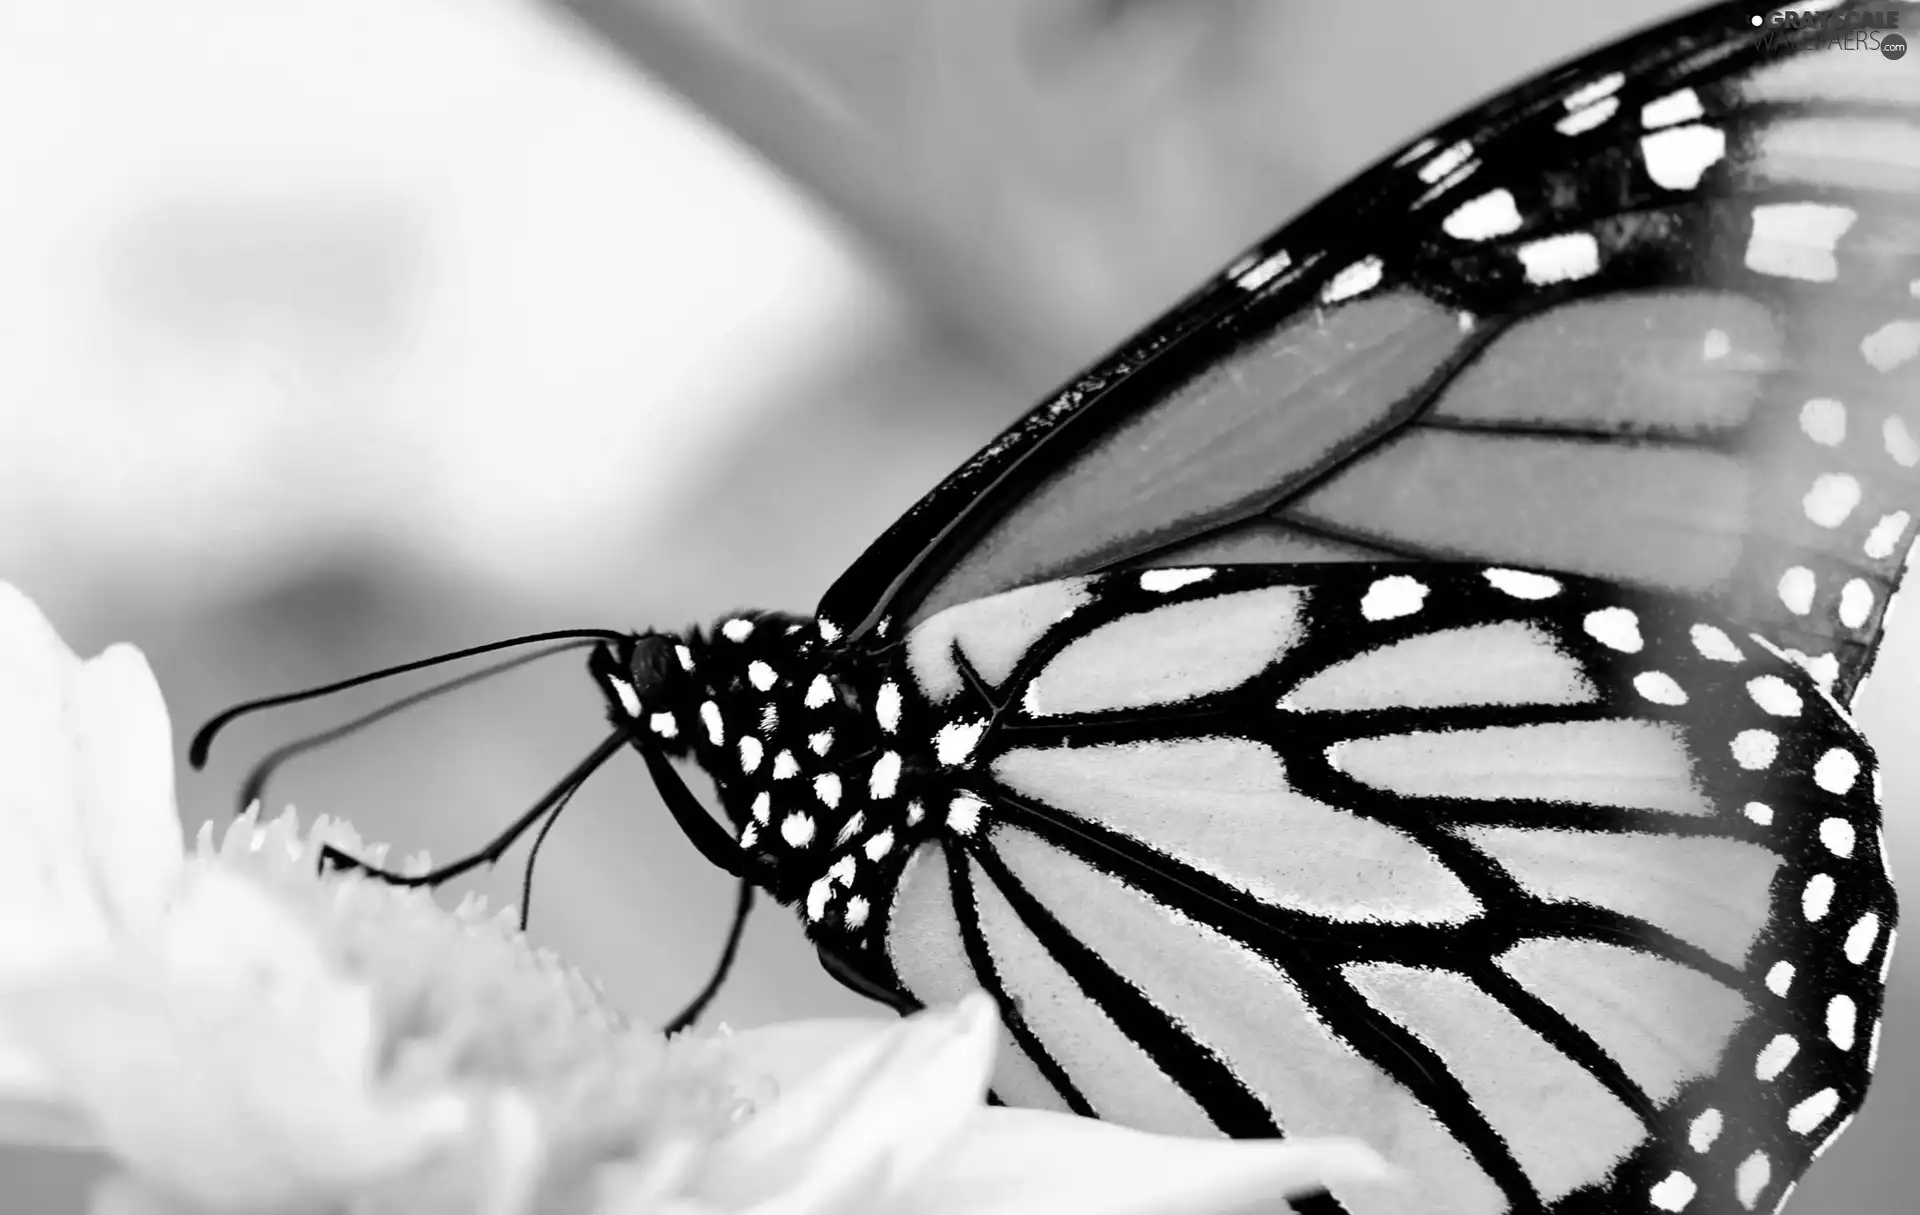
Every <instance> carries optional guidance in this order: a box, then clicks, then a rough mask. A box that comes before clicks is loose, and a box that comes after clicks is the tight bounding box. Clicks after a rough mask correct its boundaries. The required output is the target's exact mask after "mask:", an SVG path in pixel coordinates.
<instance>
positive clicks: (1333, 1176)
mask: <svg viewBox="0 0 1920 1215" xmlns="http://www.w3.org/2000/svg"><path fill="white" fill-rule="evenodd" d="M1396 1176H1397V1175H1396V1174H1395V1173H1394V1172H1393V1171H1392V1170H1391V1169H1390V1168H1389V1167H1388V1166H1387V1164H1386V1162H1385V1161H1383V1160H1382V1159H1381V1158H1380V1157H1379V1156H1378V1155H1376V1154H1375V1153H1374V1152H1373V1150H1372V1149H1371V1148H1368V1147H1367V1146H1366V1145H1364V1144H1362V1143H1360V1142H1358V1141H1356V1140H1351V1139H1303V1140H1279V1139H1268V1140H1258V1139H1239V1140H1228V1139H1182V1138H1176V1137H1173V1136H1170V1135H1150V1134H1147V1133H1145V1132H1143V1131H1134V1130H1128V1129H1127V1128H1125V1127H1120V1126H1115V1125H1114V1124H1112V1123H1108V1122H1096V1121H1094V1120H1093V1119H1090V1118H1077V1117H1074V1116H1073V1115H1070V1114H1054V1113H1047V1112H1043V1111H1039V1110H1015V1109H984V1110H980V1111H978V1113H977V1115H976V1117H975V1119H974V1120H973V1122H971V1123H970V1124H969V1126H968V1129H967V1130H966V1132H965V1133H964V1134H962V1135H961V1136H960V1137H959V1138H958V1139H957V1140H956V1141H955V1142H954V1143H952V1144H950V1145H949V1148H948V1150H947V1151H945V1152H943V1153H941V1154H940V1155H939V1156H938V1157H937V1158H936V1159H935V1160H934V1162H933V1163H932V1164H931V1166H930V1167H929V1168H928V1169H927V1170H926V1171H925V1172H923V1173H922V1174H921V1175H920V1176H919V1177H918V1178H916V1179H915V1182H914V1184H913V1186H912V1187H911V1189H910V1190H909V1191H908V1192H907V1193H906V1194H904V1195H902V1196H901V1198H900V1199H899V1200H898V1201H897V1202H896V1203H895V1205H894V1206H893V1207H892V1208H891V1209H890V1211H889V1215H1053V1213H1054V1212H1058V1211H1065V1210H1072V1211H1084V1212H1088V1213H1089V1215H1183V1213H1186V1212H1192V1213H1193V1215H1225V1213H1227V1212H1231V1211H1240V1210H1251V1209H1259V1210H1271V1209H1272V1208H1273V1204H1274V1202H1275V1201H1276V1200H1277V1199H1280V1198H1284V1197H1287V1196H1289V1195H1298V1194H1304V1193H1311V1192H1312V1191H1314V1190H1317V1189H1320V1188H1322V1187H1324V1186H1326V1185H1329V1184H1339V1183H1347V1184H1354V1183H1367V1184H1386V1185H1391V1184H1393V1183H1394V1181H1395V1178H1396Z"/></svg>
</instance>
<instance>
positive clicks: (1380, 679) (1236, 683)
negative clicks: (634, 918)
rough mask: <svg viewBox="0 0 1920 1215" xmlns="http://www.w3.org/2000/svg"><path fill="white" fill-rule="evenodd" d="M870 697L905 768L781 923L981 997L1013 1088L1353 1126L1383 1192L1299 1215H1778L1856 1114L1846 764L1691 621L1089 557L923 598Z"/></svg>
mask: <svg viewBox="0 0 1920 1215" xmlns="http://www.w3.org/2000/svg"><path fill="white" fill-rule="evenodd" d="M1402 571H1412V572H1402ZM892 679H893V681H894V683H893V687H894V689H895V690H894V691H893V692H891V693H888V695H889V696H898V697H900V700H899V701H898V702H897V703H898V705H899V710H898V713H897V715H895V716H897V725H895V726H894V727H893V729H894V730H895V732H896V733H897V735H898V736H899V737H900V738H901V739H902V740H903V741H904V742H905V743H907V744H913V743H914V740H917V739H924V740H925V742H926V747H925V751H926V753H927V754H928V755H930V756H934V757H936V760H937V766H930V767H928V768H926V769H924V770H919V771H914V770H911V769H910V770H909V771H907V772H906V773H904V774H902V775H901V776H900V778H899V788H898V793H897V796H898V797H900V798H902V799H906V800H908V801H909V802H910V805H909V807H908V809H907V810H906V813H905V815H904V825H903V824H902V822H901V821H900V816H889V819H888V825H887V826H886V827H885V828H884V829H883V830H882V831H879V832H875V831H873V830H871V829H868V830H867V831H866V832H865V833H864V834H862V835H855V836H853V837H851V838H849V839H846V840H843V841H841V843H842V846H843V847H844V850H845V858H843V859H842V860H841V861H839V862H836V867H835V870H834V872H835V873H837V874H839V875H840V876H839V877H837V878H833V879H823V880H822V882H821V884H820V885H821V888H822V889H821V891H820V892H818V893H817V897H816V899H815V900H812V901H810V902H809V906H808V916H809V918H810V919H811V920H812V921H813V922H814V923H815V925H816V926H817V927H818V928H822V929H832V930H835V931H832V932H821V933H817V934H816V935H817V936H820V937H822V938H823V939H824V938H826V937H829V936H832V937H840V938H841V939H849V938H848V937H847V936H845V935H843V934H842V933H841V932H840V931H838V930H841V929H852V930H857V931H854V932H852V933H851V938H852V939H859V940H862V941H864V942H865V944H864V945H863V946H860V947H859V948H857V949H855V950H854V951H853V953H852V954H850V955H846V956H843V957H841V958H840V959H839V964H840V966H841V967H842V969H843V970H844V969H851V970H853V971H854V972H855V973H857V974H860V975H862V976H864V978H865V980H866V981H867V982H868V984H869V985H870V986H878V987H880V988H885V989H890V990H891V991H892V992H893V993H894V995H895V998H896V1000H897V1001H902V1002H905V1003H927V1004H933V1003H939V1002H943V1001H946V1000H950V999H953V998H955V997H956V996H958V995H959V994H960V993H962V992H963V991H966V990H969V989H972V988H975V987H984V988H986V989H987V990H988V991H990V992H991V993H992V994H993V995H994V996H995V998H996V999H997V1001H998V1003H999V1006H1000V1009H1001V1012H1002V1014H1003V1017H1004V1019H1005V1022H1006V1025H1007V1029H1008V1033H1009V1037H1008V1040H1007V1041H1006V1042H1005V1044H1004V1047H1003V1052H1002V1053H1003V1057H1002V1060H1001V1062H1000V1065H999V1070H998V1071H997V1073H996V1075H995V1080H994V1086H995V1090H996V1092H997V1093H998V1094H999V1095H1000V1096H1001V1097H1002V1098H1003V1099H1005V1100H1007V1101H1009V1102H1012V1103H1015V1104H1022V1105H1035V1106H1041V1107H1051V1108H1058V1109H1070V1110H1074V1111H1077V1112H1080V1113H1083V1114H1094V1115H1098V1116H1100V1117H1104V1118H1107V1119H1110V1120H1115V1121H1120V1122H1124V1123H1128V1124H1131V1125H1135V1126H1140V1127H1145V1128H1150V1129H1154V1130H1159V1131H1166V1132H1174V1133H1185V1134H1202V1135H1204V1134H1229V1135H1235V1136H1259V1135H1272V1134H1275V1133H1279V1132H1284V1133H1288V1134H1307V1135H1318V1134H1350V1135H1358V1136H1360V1137H1363V1138H1365V1139H1367V1140H1368V1141H1370V1142H1371V1143H1373V1144H1374V1145H1375V1146H1376V1147H1378V1148H1379V1149H1380V1150H1382V1151H1383V1152H1385V1153H1386V1154H1387V1155H1388V1156H1389V1157H1390V1158H1391V1159H1393V1160H1394V1161H1395V1162H1396V1163H1398V1164H1399V1165H1400V1166H1402V1167H1403V1168H1405V1169H1407V1170H1409V1171H1410V1172H1411V1174H1412V1176H1413V1178H1414V1185H1413V1188H1412V1190H1411V1191H1409V1190H1398V1191H1391V1192H1389V1191H1374V1190H1364V1189H1363V1190H1355V1191H1351V1192H1349V1191H1342V1192H1340V1193H1339V1194H1337V1195H1336V1198H1337V1199H1338V1201H1339V1203H1341V1204H1344V1205H1343V1206H1331V1205H1326V1204H1325V1203H1326V1201H1330V1200H1309V1202H1308V1203H1306V1204H1304V1205H1302V1207H1301V1209H1303V1210H1318V1211H1337V1210H1345V1211H1349V1212H1352V1213H1353V1215H1400V1213H1402V1212H1406V1211H1409V1210H1412V1209H1418V1210H1420V1211H1422V1212H1458V1213H1461V1215H1468V1213H1472V1215H1493V1213H1495V1212H1499V1211H1506V1210H1512V1211H1516V1212H1520V1211H1547V1212H1552V1213H1553V1215H1572V1213H1573V1212H1581V1211H1608V1212H1614V1211H1627V1210H1632V1211H1641V1210H1679V1209H1681V1206H1680V1205H1673V1204H1676V1203H1680V1202H1681V1200H1683V1199H1686V1200H1691V1198H1692V1196H1693V1195H1695V1194H1696V1193H1697V1194H1699V1195H1700V1196H1701V1199H1700V1201H1697V1202H1693V1204H1692V1205H1691V1206H1688V1207H1687V1208H1686V1209H1688V1210H1692V1211H1711V1212H1717V1211H1723V1210H1725V1211H1732V1210H1753V1209H1763V1210H1764V1209H1772V1208H1773V1207H1774V1206H1775V1205H1777V1203H1778V1201H1779V1200H1780V1199H1781V1198H1782V1197H1783V1196H1784V1193H1785V1190H1786V1188H1787V1187H1788V1186H1789V1185H1790V1183H1791V1182H1792V1180H1793V1179H1794V1178H1796V1177H1797V1176H1798V1175H1799V1174H1800V1173H1801V1172H1802V1171H1803V1170H1804V1169H1805V1167H1806V1166H1807V1164H1808V1163H1809V1162H1810V1161H1811V1160H1812V1158H1813V1157H1814V1156H1815V1155H1816V1154H1817V1153H1818V1152H1819V1151H1820V1149H1821V1148H1822V1147H1823V1146H1824V1145H1825V1144H1826V1142H1827V1141H1828V1140H1829V1139H1831V1137H1832V1136H1834V1135H1835V1134H1837V1133H1838V1131H1839V1130H1840V1128H1841V1127H1842V1126H1843V1125H1844V1123H1845V1122H1846V1120H1847V1119H1848V1118H1849V1117H1850V1116H1851V1115H1852V1113H1853V1112H1854V1111H1855V1110H1856V1109H1857V1108H1858V1106H1859V1103H1860V1101H1861V1098H1862V1096H1863V1094H1864V1091H1865V1087H1866V1084H1867V1079H1868V1075H1869V1072H1870V1070H1871V1068H1872V1065H1873V1051H1874V1049H1875V1047H1876V1045H1877V1041H1878V1032H1879V1030H1878V1026H1879V1018H1880V1009H1881V994H1882V988H1883V984H1884V978H1885V966H1886V962H1887V959H1888V957H1889V951H1890V949H1891V946H1892V927H1893V920H1894V913H1895V903H1894V894H1893V890H1892V887H1891V885H1890V883H1889V881H1888V878H1887V874H1886V871H1885V868H1884V864H1883V859H1882V848H1881V839H1880V823H1879V813H1878V809H1877V805H1876V803H1877V793H1876V786H1877V775H1876V772H1875V767H1874V761H1873V757H1872V753H1871V752H1870V750H1869V749H1868V747H1867V745H1866V743H1865V742H1864V741H1863V740H1862V739H1861V738H1860V737H1859V736H1858V735H1857V734H1856V733H1855V732H1854V730H1853V728H1852V727H1851V725H1850V724H1849V723H1848V721H1847V719H1846V717H1845V715H1844V713H1843V712H1842V711H1841V710H1840V709H1838V707H1837V706H1836V705H1835V704H1834V702H1833V701H1832V700H1831V699H1830V698H1829V697H1828V696H1827V695H1826V694H1825V693H1823V692H1822V691H1821V690H1820V689H1819V687H1818V686H1817V684H1816V683H1815V681H1814V680H1813V678H1812V676H1811V675H1810V674H1809V673H1808V672H1807V671H1806V670H1804V668H1802V667H1800V666H1799V665H1798V664H1796V663H1794V662H1792V661H1790V660H1788V659H1786V658H1784V657H1782V656H1781V655H1780V653H1779V652H1778V651H1776V650H1775V649H1774V648H1773V647H1772V646H1770V645H1768V644H1767V643H1766V642H1765V641H1764V640H1763V639H1759V638H1757V637H1754V636H1752V635H1749V634H1743V633H1741V632H1740V631H1739V630H1737V629H1736V628H1734V627H1733V626H1731V625H1729V624H1727V623H1726V622H1724V621H1718V620H1715V619H1713V618H1710V617H1707V616H1705V615H1703V614H1702V613H1700V612H1699V611H1698V610H1697V609H1696V608H1694V607H1693V606H1691V605H1690V604H1687V603H1686V602H1685V601H1681V600H1675V599H1671V598H1667V597H1660V596H1654V595H1650V594H1645V593H1636V592H1631V591H1623V590H1621V589H1618V588H1614V587H1610V586H1607V585H1604V584H1600V583H1595V582H1590V581H1587V580H1584V579H1577V578H1564V577H1548V576H1545V575H1540V574H1532V573H1521V572H1516V571H1511V570H1487V569H1484V568H1480V567H1440V566H1429V567H1422V568H1418V569H1417V570H1416V569H1415V567H1410V566H1393V565H1372V566H1369V565H1361V564H1348V565H1325V566H1278V567H1275V566H1242V567H1223V568H1219V569H1200V570H1174V569H1163V570H1151V571H1146V572H1138V573H1114V574H1106V575H1099V576H1094V577H1089V578H1076V579H1070V580H1063V581H1056V582H1050V583H1044V584H1040V585H1038V586H1034V587H1029V588H1024V589H1021V590H1017V591H1013V592H1008V593H1003V594H1001V595H998V596H994V597H991V598H989V599H986V600H982V601H979V602H975V603H970V604H965V605H961V606H959V607H956V608H953V609H950V610H948V611H946V612H943V613H940V614H938V615H936V616H934V617H933V618H931V619H930V620H928V621H927V622H926V623H925V624H923V625H921V626H920V627H919V628H917V629H915V630H914V631H913V632H912V633H911V634H910V635H909V636H908V637H907V638H906V639H905V645H904V646H903V647H902V649H901V651H900V657H899V659H898V666H897V668H896V669H895V671H894V674H893V676H892ZM890 713H891V710H890ZM876 821H877V820H876ZM876 845H877V846H876ZM848 858H850V859H848ZM842 868H844V873H842V872H841V869H842ZM836 884H838V886H842V887H844V888H836ZM869 906H871V908H872V910H871V912H870V911H869ZM842 920H844V921H845V923H844V924H843V923H841V921H842ZM862 934H864V935H862ZM1416 1196H1417V1197H1416ZM1316 1201H1319V1202H1321V1205H1319V1206H1314V1205H1313V1203H1314V1202H1316ZM1408 1202H1415V1203H1416V1206H1415V1207H1409V1206H1407V1205H1406V1204H1407V1203H1408ZM1736 1204H1737V1205H1736ZM1756 1204H1757V1205H1756Z"/></svg>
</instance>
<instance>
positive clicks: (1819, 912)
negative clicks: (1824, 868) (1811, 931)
mask: <svg viewBox="0 0 1920 1215" xmlns="http://www.w3.org/2000/svg"><path fill="white" fill-rule="evenodd" d="M1832 906H1833V877H1832V875H1830V874H1825V873H1816V874H1814V875H1813V876H1812V877H1810V878H1808V879H1807V885H1806V889H1804V890H1802V891H1801V892H1800V914H1802V915H1804V916H1806V917H1807V922H1808V923H1809V924H1812V923H1815V922H1817V921H1819V920H1822V919H1825V918H1826V914H1827V911H1828V910H1829V909H1830V908H1832Z"/></svg>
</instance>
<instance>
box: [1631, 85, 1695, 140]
mask: <svg viewBox="0 0 1920 1215" xmlns="http://www.w3.org/2000/svg"><path fill="white" fill-rule="evenodd" d="M1705 116H1706V110H1705V109H1703V108H1702V107H1701V105H1700V94H1698V93H1696V92H1694V91H1693V90H1692V89H1678V90H1676V91H1674V92H1671V93H1668V94H1667V95H1666V96H1665V97H1660V98H1656V99H1655V100H1653V101H1649V102H1648V103H1647V104H1645V105H1643V106H1641V107H1640V125H1642V126H1644V127H1646V128H1647V129H1648V130H1649V131H1652V130H1657V129H1658V128H1660V127H1670V126H1673V125H1674V124H1675V123H1681V122H1692V121H1693V120H1694V119H1696V118H1702V117H1705Z"/></svg>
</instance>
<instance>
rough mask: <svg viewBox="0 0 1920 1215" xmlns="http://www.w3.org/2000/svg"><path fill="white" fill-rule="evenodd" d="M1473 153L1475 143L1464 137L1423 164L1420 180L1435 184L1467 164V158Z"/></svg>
mask: <svg viewBox="0 0 1920 1215" xmlns="http://www.w3.org/2000/svg"><path fill="white" fill-rule="evenodd" d="M1472 155H1473V145H1472V144H1471V143H1468V142H1467V141H1466V140H1464V139H1463V140H1461V141H1460V142H1459V143H1456V144H1454V145H1452V146H1451V147H1449V148H1448V149H1447V150H1446V151H1444V152H1442V153H1440V155H1438V156H1436V157H1434V158H1433V159H1432V160H1429V161H1428V162H1427V163H1426V164H1424V165H1421V166H1420V180H1421V181H1424V182H1426V183H1427V184H1428V185H1433V184H1434V183H1435V182H1437V181H1439V180H1440V179H1441V178H1443V177H1448V176H1450V175H1452V173H1453V171H1454V170H1455V169H1457V168H1459V167H1460V166H1461V165H1463V164H1466V163H1467V159H1468V158H1469V157H1471V156H1472Z"/></svg>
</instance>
